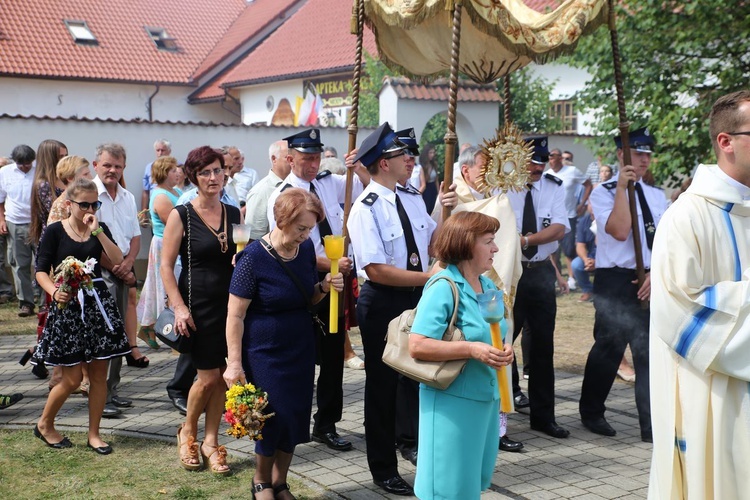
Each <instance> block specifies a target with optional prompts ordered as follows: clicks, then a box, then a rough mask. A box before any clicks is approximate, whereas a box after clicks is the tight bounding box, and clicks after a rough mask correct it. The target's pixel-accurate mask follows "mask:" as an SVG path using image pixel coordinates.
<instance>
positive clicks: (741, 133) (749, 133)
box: [727, 130, 750, 135]
mask: <svg viewBox="0 0 750 500" xmlns="http://www.w3.org/2000/svg"><path fill="white" fill-rule="evenodd" d="M727 134H729V135H750V130H748V131H747V132H727Z"/></svg>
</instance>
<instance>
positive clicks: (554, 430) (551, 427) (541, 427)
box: [531, 420, 570, 439]
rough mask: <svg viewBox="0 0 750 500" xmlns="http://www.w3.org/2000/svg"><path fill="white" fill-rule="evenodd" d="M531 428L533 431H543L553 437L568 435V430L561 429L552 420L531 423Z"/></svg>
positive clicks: (560, 437)
mask: <svg viewBox="0 0 750 500" xmlns="http://www.w3.org/2000/svg"><path fill="white" fill-rule="evenodd" d="M531 428H532V429H534V430H535V431H539V432H543V433H545V434H547V435H548V436H551V437H553V438H559V439H563V438H566V437H568V436H570V431H568V430H565V429H563V428H562V427H560V426H559V425H557V422H555V421H554V420H553V421H551V422H547V423H546V424H534V423H532V424H531Z"/></svg>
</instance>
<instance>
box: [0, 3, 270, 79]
mask: <svg viewBox="0 0 750 500" xmlns="http://www.w3.org/2000/svg"><path fill="white" fill-rule="evenodd" d="M258 1H259V2H260V0H258ZM276 1H277V0H271V3H275V2H276ZM266 3H268V2H266ZM42 4H43V5H42ZM246 5H247V4H246V2H245V0H210V1H209V0H76V1H71V0H44V1H43V2H40V1H30V0H2V7H1V8H0V12H2V15H0V33H2V35H1V36H0V75H5V76H11V75H12V76H30V77H42V78H65V79H96V80H111V81H138V82H160V83H173V84H188V83H191V81H192V79H191V76H192V75H193V73H194V72H195V70H196V68H198V67H199V66H200V65H201V63H202V62H203V61H204V59H205V58H206V56H207V55H208V54H209V53H210V52H211V49H213V48H214V47H215V46H216V45H217V43H218V42H219V41H220V40H221V39H222V37H223V35H224V33H226V31H227V29H228V28H229V26H230V25H231V24H232V23H233V22H234V21H235V19H237V17H238V16H239V15H240V14H241V13H242V12H243V10H245V7H246ZM65 19H69V20H79V21H86V23H87V24H88V26H89V28H90V29H91V31H92V32H93V34H94V35H95V36H96V38H97V40H98V41H99V45H97V46H87V45H79V44H76V43H75V42H74V40H73V38H72V37H71V35H70V33H69V32H68V29H67V27H66V25H65V23H64V22H63V20H65ZM144 26H149V27H156V28H164V29H166V31H167V33H168V34H169V36H170V37H172V38H175V39H176V41H177V46H178V47H179V50H178V51H176V52H170V51H164V50H158V49H157V48H156V46H155V45H154V43H153V42H152V40H151V39H150V37H149V36H148V34H147V33H146V31H145V29H144Z"/></svg>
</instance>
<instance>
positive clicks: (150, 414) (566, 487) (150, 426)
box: [0, 335, 651, 500]
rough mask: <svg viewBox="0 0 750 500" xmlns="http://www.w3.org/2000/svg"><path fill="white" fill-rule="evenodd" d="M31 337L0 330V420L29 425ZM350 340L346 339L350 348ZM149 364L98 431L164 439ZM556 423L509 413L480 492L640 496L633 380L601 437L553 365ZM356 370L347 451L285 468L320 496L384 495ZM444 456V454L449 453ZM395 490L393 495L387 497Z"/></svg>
mask: <svg viewBox="0 0 750 500" xmlns="http://www.w3.org/2000/svg"><path fill="white" fill-rule="evenodd" d="M33 340H34V337H33V336H31V335H28V336H9V337H7V336H6V337H0V392H3V393H7V392H10V391H12V392H22V393H23V394H24V396H25V397H24V400H23V401H21V402H20V403H18V404H16V405H15V406H13V407H12V408H9V409H7V410H4V411H0V426H3V427H5V428H23V429H31V428H32V427H33V425H34V423H35V422H36V421H37V419H38V418H39V415H41V412H42V408H43V406H44V402H45V400H46V396H47V381H46V380H38V379H36V378H35V377H34V376H33V375H32V374H31V371H30V369H29V367H28V366H27V367H26V368H22V367H20V366H19V365H18V358H19V357H20V356H21V354H22V352H23V350H24V349H25V348H27V347H28V346H29V345H31V344H32V343H33ZM356 348H357V347H356V346H355V349H356ZM143 352H144V353H146V354H147V355H148V356H149V358H150V359H151V366H149V367H148V368H146V369H143V370H140V369H136V368H129V367H127V366H124V367H123V380H122V386H121V387H122V389H121V391H120V392H121V394H122V395H123V396H126V397H129V398H132V399H133V400H134V407H133V408H130V409H127V410H126V411H125V413H124V415H123V416H122V417H121V418H118V419H103V420H102V428H103V429H104V431H105V432H112V433H115V434H122V435H130V436H137V437H144V438H150V439H159V440H164V441H171V442H174V435H175V429H176V428H177V425H178V424H179V423H180V422H181V418H182V417H181V416H180V415H179V414H178V413H177V411H176V410H174V408H173V407H172V405H171V403H170V402H169V400H168V399H167V397H166V392H165V386H166V382H167V380H168V379H169V378H171V376H172V373H173V371H174V365H175V362H176V359H177V358H176V357H175V356H174V355H173V354H172V353H171V352H170V350H169V349H165V348H162V349H160V350H158V351H152V350H150V349H143ZM556 385H557V422H558V423H559V424H560V425H562V426H564V427H566V428H567V429H569V430H570V431H571V435H570V437H569V438H568V439H563V440H556V439H552V438H549V437H547V436H546V435H544V434H541V433H538V432H535V431H531V430H530V429H529V426H528V416H526V415H523V414H521V413H515V414H513V415H511V417H510V422H509V433H508V434H509V436H510V437H512V438H513V439H515V440H520V441H523V442H524V444H525V445H526V447H525V450H524V451H523V452H522V453H503V452H501V453H500V454H499V456H498V460H497V465H496V468H495V474H494V476H493V479H492V487H491V488H490V491H488V492H485V493H484V494H483V495H482V498H483V499H553V498H576V499H579V500H594V499H608V498H627V499H642V498H645V497H646V489H647V485H648V470H649V466H650V461H651V445H649V444H645V443H642V442H641V441H640V431H639V429H638V421H637V417H636V415H635V406H634V405H635V403H634V402H633V389H632V386H631V385H629V384H625V383H622V382H619V381H618V382H616V383H615V385H614V387H613V389H612V394H611V395H610V399H609V404H608V408H609V413H608V415H607V416H608V420H609V422H610V423H611V424H612V426H613V427H614V428H615V429H616V430H617V436H616V437H614V438H607V437H602V436H597V435H595V434H592V433H590V432H588V431H586V430H585V429H584V428H583V426H582V425H581V423H580V421H579V419H578V411H577V408H578V403H577V401H578V395H579V392H580V387H581V376H580V375H571V374H568V373H563V372H557V384H556ZM363 397H364V371H362V370H350V369H348V368H347V369H346V370H345V372H344V416H343V420H342V421H341V422H340V424H339V425H338V430H339V433H340V434H341V435H342V436H344V437H346V438H347V439H350V440H351V441H352V442H353V443H354V450H352V451H349V452H343V453H335V452H332V451H331V450H329V449H328V448H327V447H325V446H324V445H320V444H316V443H309V444H307V445H302V446H299V447H297V450H296V453H295V458H294V462H293V463H292V467H291V471H292V473H293V474H294V475H295V476H296V477H297V478H299V479H301V480H302V481H303V482H305V483H306V484H307V485H308V486H310V487H311V488H312V489H313V490H315V491H318V492H319V497H320V498H347V499H377V498H386V497H385V496H384V495H382V494H381V491H382V490H380V489H379V488H377V487H376V486H374V485H373V484H372V478H371V476H370V473H369V471H368V469H367V459H366V456H365V442H364V429H363V426H362V421H363ZM86 422H87V406H86V399H85V398H83V397H82V396H71V398H70V399H69V400H68V401H67V402H66V403H65V406H63V408H62V410H61V412H60V414H59V417H58V420H57V425H58V428H59V429H61V430H63V431H65V430H70V431H81V432H82V431H85V429H86V425H87V424H86ZM221 439H222V442H223V443H224V444H226V445H227V448H228V449H229V452H230V454H234V455H242V456H247V455H252V450H253V445H252V443H251V442H250V441H249V440H240V441H236V440H234V439H231V438H229V437H227V436H222V438H221ZM450 458H451V457H445V459H446V460H450ZM399 469H400V471H401V474H402V475H403V477H404V478H405V479H406V480H407V481H409V482H413V480H414V472H415V468H414V467H413V466H412V465H411V464H410V463H409V462H406V461H405V460H400V462H399ZM393 498H398V497H393Z"/></svg>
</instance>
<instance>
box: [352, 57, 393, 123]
mask: <svg viewBox="0 0 750 500" xmlns="http://www.w3.org/2000/svg"><path fill="white" fill-rule="evenodd" d="M364 56H365V68H364V71H363V72H362V78H361V80H360V91H359V116H358V120H357V121H358V125H359V126H360V127H377V126H378V125H379V124H380V102H379V101H378V96H377V93H378V92H379V91H380V88H381V87H382V86H383V78H385V77H386V76H394V75H395V74H394V73H393V71H391V70H390V69H388V68H387V67H386V66H385V64H383V63H382V62H380V60H379V59H375V58H374V57H372V56H371V55H370V54H368V53H367V52H365V53H364Z"/></svg>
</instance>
